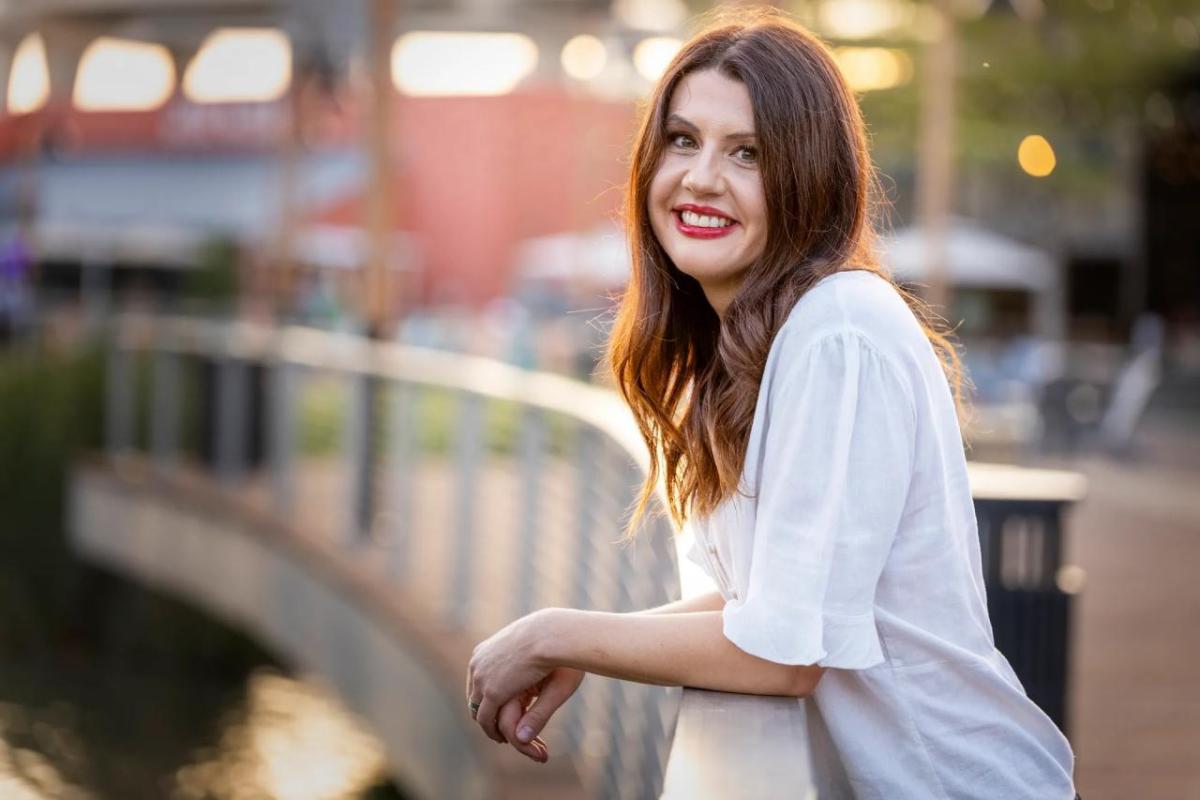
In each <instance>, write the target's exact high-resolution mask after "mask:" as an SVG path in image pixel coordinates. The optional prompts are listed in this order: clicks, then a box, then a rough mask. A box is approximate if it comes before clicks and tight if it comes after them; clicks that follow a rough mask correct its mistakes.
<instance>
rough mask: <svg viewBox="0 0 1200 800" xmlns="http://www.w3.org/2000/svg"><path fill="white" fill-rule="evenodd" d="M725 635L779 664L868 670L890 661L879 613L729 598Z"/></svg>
mask: <svg viewBox="0 0 1200 800" xmlns="http://www.w3.org/2000/svg"><path fill="white" fill-rule="evenodd" d="M721 614H722V621H723V630H724V633H725V638H726V639H728V640H729V641H731V642H733V643H734V644H735V645H737V647H738V649H740V650H743V651H745V652H747V653H749V654H750V655H752V656H758V657H759V658H762V659H765V660H767V661H774V662H775V663H777V664H812V665H816V666H819V667H829V668H831V669H867V668H868V667H873V666H875V665H877V664H882V663H883V662H884V657H883V649H882V647H881V646H880V643H879V633H878V632H877V631H876V629H875V615H874V614H873V613H870V612H868V613H866V614H859V615H856V616H839V615H833V614H821V613H820V612H817V611H807V612H806V611H799V610H795V609H789V610H788V611H787V612H786V613H784V612H780V611H776V610H771V609H764V608H763V607H762V605H761V604H756V603H753V602H750V601H745V602H729V603H726V604H725V608H724V610H723V611H722V612H721Z"/></svg>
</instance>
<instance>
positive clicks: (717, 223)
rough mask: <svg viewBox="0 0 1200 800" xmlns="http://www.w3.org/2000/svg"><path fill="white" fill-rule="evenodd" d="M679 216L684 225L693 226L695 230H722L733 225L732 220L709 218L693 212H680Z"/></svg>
mask: <svg viewBox="0 0 1200 800" xmlns="http://www.w3.org/2000/svg"><path fill="white" fill-rule="evenodd" d="M679 216H680V217H681V218H682V219H683V223H684V224H685V225H693V226H695V227H697V228H724V227H726V226H728V225H732V224H733V220H731V219H725V218H724V217H710V216H707V215H705V214H697V213H696V212H694V211H681V212H679Z"/></svg>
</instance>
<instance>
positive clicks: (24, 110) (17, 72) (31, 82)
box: [8, 33, 50, 114]
mask: <svg viewBox="0 0 1200 800" xmlns="http://www.w3.org/2000/svg"><path fill="white" fill-rule="evenodd" d="M48 99H50V70H49V68H48V67H47V66H46V45H45V43H44V42H43V41H42V36H41V34H38V33H31V34H29V35H28V36H26V37H25V38H24V39H22V40H21V44H20V45H19V46H18V47H17V52H16V54H15V55H14V56H13V63H12V73H11V74H10V75H9V78H8V111H9V113H10V114H28V113H29V112H31V111H37V110H38V109H39V108H41V107H42V106H44V105H45V104H46V101H47V100H48Z"/></svg>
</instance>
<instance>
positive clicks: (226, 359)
mask: <svg viewBox="0 0 1200 800" xmlns="http://www.w3.org/2000/svg"><path fill="white" fill-rule="evenodd" d="M247 372H248V370H247V368H246V363H245V362H244V361H242V360H240V359H237V358H234V357H233V356H230V355H227V354H222V356H221V357H220V360H219V361H218V362H217V368H216V380H217V417H216V420H215V422H216V425H215V426H214V434H215V436H216V437H217V441H216V445H217V446H216V453H217V478H218V479H219V480H220V481H221V483H222V484H224V485H225V486H233V485H234V484H235V483H237V481H238V480H239V479H240V478H241V477H242V475H243V474H244V473H245V470H246V435H247V433H248V432H249V425H248V424H247V422H248V420H247V411H248V404H247V399H248V387H247V383H248V381H247Z"/></svg>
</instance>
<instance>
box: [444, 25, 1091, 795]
mask: <svg viewBox="0 0 1200 800" xmlns="http://www.w3.org/2000/svg"><path fill="white" fill-rule="evenodd" d="M874 195H875V183H874V175H873V171H872V166H871V163H870V159H869V156H868V153H867V147H866V139H865V134H864V127H863V122H862V120H861V118H860V115H859V112H858V108H857V105H856V103H855V100H854V97H853V95H852V93H851V92H850V90H849V89H848V88H847V86H846V83H845V81H844V79H843V77H842V76H841V74H840V73H839V71H838V69H837V67H836V66H835V63H834V61H833V59H832V58H831V56H830V54H829V52H828V50H827V49H826V48H825V47H824V46H823V45H822V44H821V43H820V42H819V41H818V40H817V39H815V38H814V37H813V36H812V35H811V34H809V33H808V32H806V31H805V30H803V29H802V28H800V27H799V26H797V25H795V24H793V23H791V22H789V21H787V20H786V19H784V18H782V17H780V16H778V15H775V14H771V13H766V12H763V13H758V14H755V15H753V16H751V17H748V18H743V19H740V21H735V22H732V23H730V22H721V23H718V24H716V25H714V26H713V27H711V28H709V29H708V30H706V31H704V32H703V33H701V34H699V35H698V36H696V37H695V38H693V39H692V40H691V41H690V42H688V43H687V44H686V45H685V46H684V47H683V49H682V50H681V52H680V53H679V54H678V56H676V58H675V59H674V61H673V63H672V64H671V65H670V67H669V68H668V70H667V72H666V74H665V75H664V76H663V78H662V80H661V81H660V83H659V85H658V87H657V88H656V90H655V92H654V94H653V96H652V98H651V102H650V105H649V109H648V113H647V115H646V118H645V120H644V123H643V125H642V128H641V130H640V132H639V135H638V138H637V142H636V145H635V148H634V158H633V164H632V169H631V175H630V180H629V188H628V194H627V201H628V202H627V211H626V214H627V224H628V230H629V236H630V239H631V245H632V246H631V252H632V253H633V254H634V259H633V274H632V278H631V281H630V285H629V288H628V290H627V292H626V294H625V295H624V297H623V299H622V302H621V306H620V310H619V313H618V317H617V320H616V324H615V327H614V330H613V333H612V338H611V341H610V344H609V359H610V363H611V366H612V368H613V372H614V375H615V377H616V381H617V385H618V387H619V388H620V390H621V392H622V394H623V396H624V397H625V399H626V400H627V402H628V403H629V405H630V406H631V408H632V409H633V411H634V414H635V416H636V418H637V420H638V422H639V424H640V427H641V430H642V434H643V436H644V438H645V439H646V442H647V445H648V446H649V447H650V449H651V451H652V452H653V453H654V455H655V456H656V458H654V459H652V463H653V467H652V469H651V472H650V475H649V477H648V479H647V481H646V483H645V485H644V486H643V489H642V494H641V497H640V498H639V502H638V504H637V508H636V510H635V514H634V518H633V520H631V522H630V527H629V535H632V531H633V530H634V529H635V527H636V525H637V522H638V520H639V518H641V517H642V516H643V515H644V513H645V512H646V509H647V506H648V503H649V501H650V500H651V499H652V496H653V493H654V491H655V487H656V486H657V485H658V481H659V478H660V477H661V478H662V479H663V485H664V488H665V492H666V497H667V500H668V503H667V505H668V507H669V509H670V513H671V514H672V516H673V518H674V520H675V521H676V523H677V524H678V525H681V526H688V527H690V528H691V530H692V531H693V533H694V534H695V537H696V540H695V544H694V546H693V547H692V549H691V551H690V552H689V557H690V558H692V559H693V560H695V561H696V562H697V563H699V564H700V565H701V566H702V567H704V569H705V570H706V571H707V572H708V574H709V575H710V576H711V577H712V578H713V580H714V581H715V582H716V584H717V586H718V587H719V589H720V591H719V592H714V593H712V594H709V595H706V596H702V597H698V598H694V599H689V600H686V601H679V602H675V603H670V604H668V605H666V606H662V607H660V608H656V609H651V610H649V611H647V612H640V613H633V614H615V613H603V612H594V611H581V610H576V609H561V608H550V609H543V610H541V611H538V612H536V613H534V614H531V615H529V616H527V617H524V618H522V619H520V620H517V621H516V622H514V623H512V624H511V625H509V626H507V627H505V628H504V629H503V630H501V631H499V632H498V633H496V634H495V635H494V636H492V637H491V638H489V639H488V640H486V641H484V642H482V643H481V644H479V646H478V647H476V649H475V653H474V656H473V658H472V660H471V664H470V668H469V672H468V679H467V700H468V705H469V707H470V708H471V709H472V711H473V713H474V716H475V718H476V720H477V721H478V723H479V725H480V726H481V727H482V728H483V730H484V731H485V732H486V733H487V735H488V736H490V737H491V738H493V739H494V740H496V741H497V742H510V743H512V744H513V745H514V746H516V747H517V749H519V750H521V752H523V753H525V754H526V755H528V756H529V757H531V758H534V759H536V760H539V761H544V760H545V759H546V758H547V749H546V745H545V742H544V741H542V739H541V738H540V737H538V736H537V734H538V733H539V732H540V731H541V729H542V728H543V727H544V725H545V724H546V722H547V720H548V719H549V718H550V716H551V715H552V714H553V713H554V711H555V710H556V709H557V708H558V707H559V706H561V705H562V703H563V702H565V701H566V699H567V698H568V697H570V696H571V694H572V693H573V692H574V691H575V689H576V688H577V687H578V686H579V683H580V681H581V680H582V678H583V676H584V674H585V673H588V672H592V673H596V674H598V675H606V676H609V677H613V678H618V679H623V680H630V681H639V682H643V683H652V684H660V685H676V686H691V687H700V688H706V689H713V690H720V691H725V692H739V693H747V694H761V695H792V696H796V697H804V698H807V699H808V701H809V702H808V707H809V712H810V718H811V719H812V720H813V724H819V725H823V726H824V728H825V730H827V732H828V737H827V738H828V740H829V741H831V742H832V746H833V748H834V751H835V752H834V753H831V754H828V757H821V758H817V757H814V763H813V768H814V770H815V773H816V774H815V779H816V782H817V784H818V786H819V787H820V788H822V789H823V790H824V793H823V794H822V795H821V796H822V797H862V798H886V799H887V800H903V799H904V798H914V799H917V798H919V799H920V800H933V799H934V798H1005V799H1006V800H1015V799H1016V798H1023V799H1024V798H1029V800H1033V799H1034V798H1037V800H1046V799H1047V798H1057V799H1059V800H1070V798H1072V797H1075V792H1074V788H1073V785H1072V767H1073V755H1072V752H1071V749H1070V746H1069V745H1068V743H1067V741H1066V739H1065V738H1064V737H1063V736H1062V734H1061V733H1060V732H1059V731H1058V729H1057V728H1056V727H1055V726H1054V724H1053V723H1052V722H1051V721H1050V719H1049V718H1048V717H1046V715H1045V714H1043V713H1042V712H1041V710H1040V709H1038V707H1037V706H1036V705H1034V704H1033V703H1032V702H1031V701H1030V700H1029V699H1028V698H1027V697H1026V695H1025V692H1024V690H1023V688H1022V687H1021V684H1020V682H1019V681H1018V680H1017V678H1016V676H1015V675H1014V673H1013V671H1012V669H1011V668H1010V666H1009V664H1008V662H1007V661H1006V660H1005V658H1004V656H1003V655H1001V654H1000V652H999V651H997V650H996V648H995V646H994V644H993V639H992V630H991V625H990V622H989V620H988V616H987V606H986V601H985V593H984V585H983V578H982V573H981V568H980V553H979V541H978V534H977V529H976V524H975V516H974V508H973V505H972V502H971V496H970V489H969V486H968V484H967V474H966V464H965V459H964V455H963V445H962V439H961V435H960V429H959V421H958V416H957V410H958V408H959V406H960V404H961V398H960V395H961V383H962V379H961V376H960V374H959V362H958V359H957V355H956V353H955V350H954V347H953V345H952V344H951V343H950V342H949V341H948V340H947V339H946V338H944V337H943V336H942V335H941V334H940V333H938V332H937V331H936V330H935V328H934V326H933V324H932V323H931V322H930V321H929V320H930V319H932V317H931V315H929V313H928V312H927V310H926V309H925V308H924V307H923V306H922V305H921V304H920V303H919V301H917V300H916V299H915V298H912V297H909V296H908V295H906V294H902V292H901V290H900V289H899V288H898V287H897V286H896V285H895V284H894V283H893V282H892V281H891V280H890V279H889V278H888V277H887V275H886V273H885V272H884V270H883V268H882V267H881V266H880V265H879V264H878V262H877V261H876V260H875V258H874V254H873V252H872V233H871V226H870V220H869V218H870V215H871V214H870V212H871V208H870V207H869V202H870V200H871V198H872V197H873V196H874ZM535 697H536V701H534V698H535ZM843 768H844V775H843V774H842V772H841V770H842V769H843Z"/></svg>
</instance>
